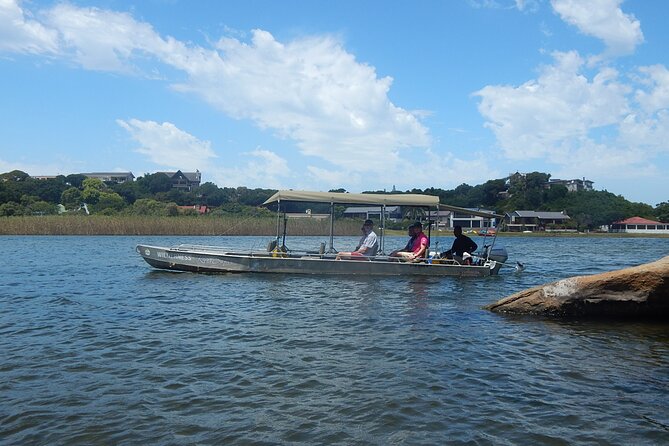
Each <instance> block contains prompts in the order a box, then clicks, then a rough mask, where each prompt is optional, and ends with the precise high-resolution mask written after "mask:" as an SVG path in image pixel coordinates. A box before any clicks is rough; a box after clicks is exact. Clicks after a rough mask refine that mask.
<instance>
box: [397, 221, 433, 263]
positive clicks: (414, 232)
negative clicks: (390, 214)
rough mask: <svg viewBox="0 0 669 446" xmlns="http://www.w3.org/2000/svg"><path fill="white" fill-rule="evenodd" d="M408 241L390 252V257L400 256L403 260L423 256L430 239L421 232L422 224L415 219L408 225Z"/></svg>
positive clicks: (416, 258) (412, 259)
mask: <svg viewBox="0 0 669 446" xmlns="http://www.w3.org/2000/svg"><path fill="white" fill-rule="evenodd" d="M409 237H411V238H410V239H409V242H408V243H407V245H406V246H405V247H404V249H398V250H397V251H393V252H391V253H390V256H391V257H400V258H402V259H404V260H411V261H415V260H418V259H422V258H424V257H425V254H426V253H427V247H428V246H430V241H429V239H428V238H427V236H426V235H425V234H424V233H423V225H422V224H421V222H419V221H417V222H415V223H413V224H412V225H410V226H409Z"/></svg>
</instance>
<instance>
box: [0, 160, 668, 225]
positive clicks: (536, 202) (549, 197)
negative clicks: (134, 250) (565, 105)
mask: <svg viewBox="0 0 669 446" xmlns="http://www.w3.org/2000/svg"><path fill="white" fill-rule="evenodd" d="M549 178H550V174H546V173H541V172H532V173H529V174H526V175H519V174H517V175H512V176H510V177H509V178H502V179H495V180H489V181H486V182H485V183H483V184H480V185H477V186H470V185H468V184H461V185H460V186H458V187H456V188H455V189H452V190H444V189H439V188H428V189H412V190H407V191H405V192H406V193H424V194H430V195H437V196H439V198H440V200H441V202H442V203H447V204H451V205H454V206H461V207H481V208H486V209H491V210H494V211H497V212H498V213H505V212H511V211H514V210H536V211H541V210H543V211H565V212H566V213H567V214H568V215H569V216H571V218H572V220H571V221H570V223H569V224H568V226H569V227H573V228H577V229H580V230H583V229H595V228H597V227H599V226H600V225H605V224H610V223H612V222H613V221H616V220H621V219H624V218H627V217H632V216H640V217H645V218H649V219H654V220H659V221H662V222H669V202H662V203H659V204H657V205H656V207H652V206H650V205H648V204H644V203H633V202H630V201H628V200H626V199H625V198H624V197H622V196H620V195H615V194H612V193H610V192H607V191H581V192H574V193H570V192H567V189H566V188H565V187H564V186H561V185H553V186H552V187H551V188H550V189H547V188H545V184H546V183H547V182H548V180H549ZM338 191H344V190H343V189H339V190H338ZM274 192H276V191H275V190H272V189H249V188H246V187H236V188H231V187H223V188H220V187H218V186H217V185H215V184H213V183H204V184H202V185H201V186H200V187H198V188H197V189H195V190H193V191H184V190H178V189H175V188H172V187H171V183H170V180H169V178H168V177H167V176H166V175H164V174H160V173H156V174H146V175H144V176H142V177H139V178H137V180H136V181H132V182H126V183H122V184H113V183H110V184H106V183H103V182H102V181H100V180H98V179H94V178H86V177H85V176H83V175H79V174H75V175H68V176H58V177H56V178H53V179H45V180H39V179H34V178H31V177H30V176H29V175H28V174H27V173H25V172H21V171H18V170H15V171H12V172H7V173H3V174H1V175H0V217H33V216H49V215H54V216H55V215H56V214H58V213H59V212H60V213H63V211H65V213H64V215H61V216H59V217H55V218H53V219H49V220H44V219H42V220H40V221H41V222H42V223H44V222H45V221H48V222H49V224H50V225H58V224H61V225H62V224H67V225H72V226H73V227H75V226H76V227H78V228H79V229H77V230H75V232H74V233H87V232H86V231H87V229H86V227H87V226H86V225H93V224H98V223H99V224H101V225H103V227H107V228H108V230H109V231H110V233H114V232H113V231H114V230H113V228H114V224H116V225H117V226H118V225H119V223H118V222H119V221H121V219H120V217H133V218H134V219H128V218H126V219H125V220H126V221H127V222H136V224H137V227H136V228H137V229H132V228H130V226H125V229H119V233H137V234H144V233H151V234H162V233H170V234H181V233H193V231H192V230H191V231H189V229H188V227H191V228H193V225H195V224H197V225H199V226H201V231H203V232H202V233H206V234H210V233H211V234H224V233H225V231H224V229H225V228H226V227H227V228H228V229H229V228H230V226H231V225H234V222H238V221H240V219H246V218H252V219H254V220H257V221H258V223H256V224H257V225H261V223H260V222H263V221H267V225H268V228H272V229H271V230H270V229H268V228H265V227H264V226H263V229H259V227H258V229H257V231H256V230H253V231H251V232H249V231H248V230H247V231H246V232H243V233H249V234H250V233H256V232H258V233H272V231H273V230H275V229H274V227H275V224H276V223H275V220H274V219H273V218H272V217H273V215H274V214H273V213H272V212H271V211H270V210H268V209H265V208H262V207H259V206H260V205H261V204H262V203H263V202H264V201H265V200H266V199H267V198H269V197H270V196H271V195H272V194H273V193H274ZM369 192H377V193H385V192H383V191H369ZM83 203H86V206H85V207H84V206H83ZM193 205H204V206H208V207H210V208H211V209H212V212H210V213H208V214H207V215H202V216H200V215H198V212H197V211H196V210H195V209H184V208H180V207H179V206H193ZM307 208H310V209H311V210H312V212H313V213H327V212H328V209H327V205H325V206H318V205H311V204H309V205H305V204H294V205H292V207H291V208H290V209H288V210H289V211H290V212H304V211H305V210H306V209H307ZM86 210H88V212H89V213H90V214H92V215H91V216H93V217H101V216H107V217H116V219H113V218H110V219H108V220H104V219H99V218H97V219H90V218H89V221H88V222H83V221H82V222H79V220H74V219H64V217H65V215H67V216H68V217H71V216H76V215H86ZM343 211H344V207H338V208H337V212H338V213H339V214H341V213H342V212H343ZM177 216H190V217H192V218H189V219H185V221H186V222H188V223H183V224H184V229H183V232H181V231H182V230H181V229H177V228H176V226H175V225H177V220H176V219H173V220H170V219H169V218H168V217H170V218H173V217H177ZM140 217H145V218H144V219H142V218H140ZM146 217H151V218H146ZM156 217H164V218H163V219H156ZM196 217H197V218H196ZM414 217H415V216H413V215H407V218H414ZM58 218H60V219H61V220H59V219H58ZM195 218H196V220H197V221H198V222H197V223H194V221H195V220H194V219H195ZM149 221H150V222H153V223H154V224H153V225H151V226H152V227H153V229H152V230H150V231H149V232H145V231H146V230H145V229H143V228H146V227H147V225H150V224H149ZM10 222H11V223H10ZM30 222H31V220H30V219H26V218H22V219H8V220H5V221H4V222H2V225H1V226H3V227H4V228H5V229H4V230H2V229H0V233H4V234H8V233H21V232H20V230H18V231H19V232H11V231H9V229H8V228H9V226H8V225H10V224H11V225H14V226H16V225H23V226H24V228H25V229H26V230H27V227H28V226H27V225H30V224H31V223H30ZM75 222H77V223H75ZM42 223H37V222H34V224H42ZM133 224H135V223H133ZM178 224H181V223H178ZM264 224H265V223H262V225H264ZM304 224H305V225H306V224H310V225H312V226H313V225H315V223H304ZM318 224H321V223H318ZM104 225H109V226H104ZM161 225H165V227H166V228H167V229H160V228H161ZM314 230H316V231H319V230H320V229H314ZM91 231H92V232H91V233H106V232H99V230H93V229H91ZM96 231H97V232H96ZM163 231H165V232H163ZM311 231H312V229H309V230H307V232H308V233H311ZM24 233H25V232H24ZM30 233H34V232H30ZM48 233H52V232H48ZM64 233H68V232H64ZM196 233H201V232H199V231H198V232H196ZM240 233H242V232H240ZM354 233H355V232H354Z"/></svg>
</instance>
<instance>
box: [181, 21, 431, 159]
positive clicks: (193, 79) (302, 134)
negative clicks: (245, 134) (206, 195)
mask: <svg viewBox="0 0 669 446" xmlns="http://www.w3.org/2000/svg"><path fill="white" fill-rule="evenodd" d="M216 49H217V51H218V55H215V56H214V57H201V58H199V59H198V60H197V61H191V62H190V63H189V64H188V65H186V66H183V67H182V69H183V70H185V71H186V72H187V73H188V74H189V81H188V82H186V83H183V84H180V85H178V86H177V88H178V89H179V90H181V91H190V92H194V93H196V94H197V95H199V96H201V97H202V98H203V99H204V100H206V101H207V102H209V103H211V104H212V105H214V106H215V107H216V108H218V109H220V110H222V111H224V112H225V113H226V114H228V115H229V116H233V117H236V118H240V119H241V118H246V119H251V120H253V121H254V122H256V123H257V124H258V125H259V126H260V127H262V128H269V129H273V130H274V131H276V133H277V134H278V135H279V136H281V137H285V138H290V139H293V140H295V141H296V143H297V146H298V147H299V149H300V151H301V152H302V153H303V154H305V155H309V156H315V157H318V158H320V159H324V160H326V161H328V162H330V163H332V164H333V165H335V166H339V167H343V168H346V169H347V170H355V171H368V170H370V169H372V170H379V171H381V170H383V169H384V168H389V167H392V166H393V165H394V164H395V163H397V161H398V157H397V152H398V151H400V150H403V149H407V148H411V147H416V146H423V147H424V146H427V145H429V143H430V139H429V136H428V132H427V129H426V128H425V127H424V126H423V125H422V124H421V123H420V122H419V120H418V118H417V117H416V115H415V114H413V113H411V112H408V111H406V110H404V109H402V108H399V107H397V106H395V105H394V104H392V103H391V102H390V100H389V99H388V90H389V89H390V85H391V83H392V80H391V79H390V78H388V77H385V78H378V77H377V75H376V72H375V70H374V69H373V68H372V67H370V66H369V65H366V64H363V63H359V62H357V61H356V60H355V58H354V57H353V56H352V55H351V54H349V53H348V52H346V51H345V50H344V48H343V47H342V45H341V43H340V42H339V41H337V40H336V39H334V38H332V37H329V36H324V37H323V36H321V37H307V38H302V39H296V40H294V41H291V42H288V43H281V42H278V41H277V40H276V39H274V37H273V36H272V35H271V34H270V33H268V32H266V31H262V30H254V31H253V36H252V39H251V41H250V42H249V43H244V42H242V41H239V40H237V39H232V38H225V39H221V40H220V41H218V42H217V44H216Z"/></svg>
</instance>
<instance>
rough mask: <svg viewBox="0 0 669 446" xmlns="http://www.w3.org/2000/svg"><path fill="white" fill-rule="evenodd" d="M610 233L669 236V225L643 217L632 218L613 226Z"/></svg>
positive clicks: (617, 222)
mask: <svg viewBox="0 0 669 446" xmlns="http://www.w3.org/2000/svg"><path fill="white" fill-rule="evenodd" d="M609 232H624V233H629V234H669V223H660V222H659V221H653V220H648V219H646V218H641V217H630V218H627V219H625V220H621V221H616V222H614V223H612V224H611V226H610V228H609Z"/></svg>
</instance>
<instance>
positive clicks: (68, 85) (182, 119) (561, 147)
mask: <svg viewBox="0 0 669 446" xmlns="http://www.w3.org/2000/svg"><path fill="white" fill-rule="evenodd" d="M666 17H669V2H665V1H661V0H656V1H652V0H627V1H621V0H589V1H581V0H515V1H514V0H460V1H458V0H451V1H427V0H423V1H420V0H419V1H411V2H408V1H404V2H400V1H383V2H381V1H336V2H325V1H309V0H300V1H296V0H294V1H259V0H256V1H254V0H250V1H249V0H246V1H233V0H230V1H225V2H219V1H197V0H190V1H185V0H184V1H181V0H144V1H120V0H118V1H117V0H96V1H76V0H71V1H67V2H61V1H57V2H53V1H37V0H34V1H17V0H0V104H1V105H0V119H1V120H2V123H3V125H2V132H1V133H0V172H6V171H9V170H13V169H20V170H24V171H26V172H28V173H29V174H31V175H55V174H64V175H67V174H70V173H77V172H92V171H132V172H133V173H134V174H135V175H137V176H139V175H142V174H144V173H151V172H155V171H164V170H176V169H181V170H183V171H194V170H195V169H199V170H200V171H201V172H202V177H203V181H213V182H215V183H216V184H218V185H219V186H247V187H263V188H292V189H310V190H327V189H331V188H339V187H344V188H346V189H347V190H349V191H351V192H359V191H362V190H376V189H386V190H391V189H392V187H393V186H395V187H396V188H397V189H399V190H406V189H411V188H425V187H431V186H432V187H441V188H444V189H451V188H454V187H456V186H457V185H459V184H462V183H468V184H471V185H475V184H480V183H482V182H484V181H486V180H488V179H492V178H502V177H505V176H506V175H508V174H509V173H513V172H516V171H520V172H531V171H535V170H536V171H542V172H547V173H551V174H552V176H553V178H561V179H572V178H582V177H586V178H587V179H589V180H592V181H594V182H595V188H596V189H600V190H601V189H606V190H608V191H610V192H613V193H615V194H620V195H623V196H625V197H626V198H628V199H630V200H633V201H643V202H646V203H649V204H651V205H655V204H657V203H659V202H662V201H667V200H669V192H667V185H669V181H667V172H668V171H669V68H668V66H669V61H668V60H667V59H668V55H669V30H668V29H667V27H666V23H665V21H666Z"/></svg>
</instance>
